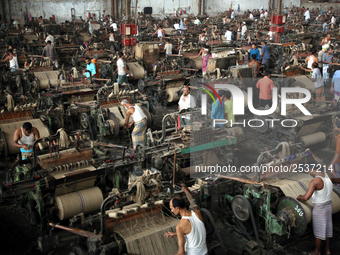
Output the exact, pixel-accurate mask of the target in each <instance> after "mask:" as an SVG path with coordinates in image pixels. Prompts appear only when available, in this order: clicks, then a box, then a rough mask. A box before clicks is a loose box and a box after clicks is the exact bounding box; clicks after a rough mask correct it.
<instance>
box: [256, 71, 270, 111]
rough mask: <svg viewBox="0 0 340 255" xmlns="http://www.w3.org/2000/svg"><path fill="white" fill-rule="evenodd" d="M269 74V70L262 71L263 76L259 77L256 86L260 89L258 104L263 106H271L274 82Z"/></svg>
mask: <svg viewBox="0 0 340 255" xmlns="http://www.w3.org/2000/svg"><path fill="white" fill-rule="evenodd" d="M270 75H271V71H270V70H266V71H265V72H264V77H263V78H262V79H260V80H259V81H258V82H257V84H256V88H258V89H259V90H260V93H259V106H260V107H263V108H265V107H266V105H268V106H269V107H272V90H273V88H274V82H273V81H272V80H271V79H269V78H270Z"/></svg>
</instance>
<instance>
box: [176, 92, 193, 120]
mask: <svg viewBox="0 0 340 255" xmlns="http://www.w3.org/2000/svg"><path fill="white" fill-rule="evenodd" d="M189 93H190V89H189V87H188V86H185V87H184V88H183V94H182V95H181V97H180V99H179V101H178V110H179V112H181V111H183V110H187V109H190V108H196V100H195V98H194V97H193V96H192V95H190V94H189ZM189 121H190V114H187V115H184V116H181V125H182V126H185V125H188V124H189Z"/></svg>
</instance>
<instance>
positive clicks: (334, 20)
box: [331, 15, 336, 25]
mask: <svg viewBox="0 0 340 255" xmlns="http://www.w3.org/2000/svg"><path fill="white" fill-rule="evenodd" d="M331 23H332V24H334V25H335V23H336V18H335V16H334V15H332V18H331Z"/></svg>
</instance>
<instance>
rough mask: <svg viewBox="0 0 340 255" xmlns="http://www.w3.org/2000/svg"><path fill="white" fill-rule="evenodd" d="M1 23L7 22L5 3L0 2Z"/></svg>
mask: <svg viewBox="0 0 340 255" xmlns="http://www.w3.org/2000/svg"><path fill="white" fill-rule="evenodd" d="M0 14H1V21H6V11H5V1H4V0H0Z"/></svg>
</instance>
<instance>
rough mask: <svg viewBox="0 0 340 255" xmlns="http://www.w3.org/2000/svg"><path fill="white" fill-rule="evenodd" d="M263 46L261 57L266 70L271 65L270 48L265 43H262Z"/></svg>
mask: <svg viewBox="0 0 340 255" xmlns="http://www.w3.org/2000/svg"><path fill="white" fill-rule="evenodd" d="M261 45H262V50H261V55H260V56H261V59H262V62H261V64H262V65H264V66H265V68H266V69H268V64H269V59H270V51H269V47H268V45H267V44H266V42H265V41H262V42H261Z"/></svg>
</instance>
